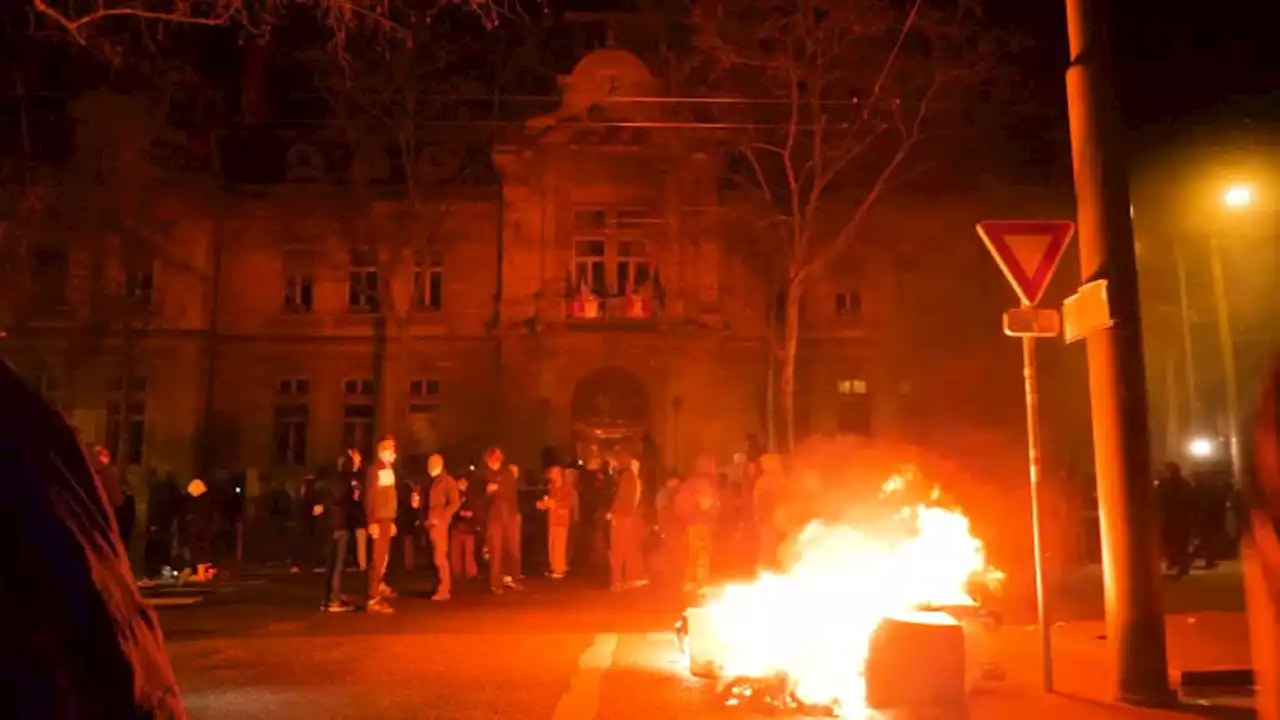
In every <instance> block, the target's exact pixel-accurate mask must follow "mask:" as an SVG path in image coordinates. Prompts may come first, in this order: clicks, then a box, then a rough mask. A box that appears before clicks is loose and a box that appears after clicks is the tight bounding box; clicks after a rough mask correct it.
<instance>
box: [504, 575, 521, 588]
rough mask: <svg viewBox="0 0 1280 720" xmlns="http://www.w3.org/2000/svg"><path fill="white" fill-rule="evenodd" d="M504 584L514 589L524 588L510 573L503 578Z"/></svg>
mask: <svg viewBox="0 0 1280 720" xmlns="http://www.w3.org/2000/svg"><path fill="white" fill-rule="evenodd" d="M502 584H503V585H504V586H505V587H508V588H511V589H512V590H523V589H524V586H523V585H521V584H520V583H519V582H518V581H517V580H516V579H515V578H513V577H511V576H510V575H506V576H504V577H503V578H502Z"/></svg>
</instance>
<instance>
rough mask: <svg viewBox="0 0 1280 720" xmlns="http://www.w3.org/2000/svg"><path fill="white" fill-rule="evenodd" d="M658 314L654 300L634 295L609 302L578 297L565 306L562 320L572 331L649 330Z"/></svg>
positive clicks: (589, 296) (607, 299) (592, 296)
mask: <svg viewBox="0 0 1280 720" xmlns="http://www.w3.org/2000/svg"><path fill="white" fill-rule="evenodd" d="M660 311H661V303H660V302H659V301H658V299H657V298H653V297H648V296H644V295H638V294H635V295H628V296H625V297H609V298H600V297H596V296H594V295H585V296H584V295H579V296H575V297H571V298H569V299H567V300H566V302H565V316H566V317H565V320H566V322H567V323H568V324H569V325H570V326H574V327H600V326H609V327H619V328H628V327H631V328H643V327H652V326H655V325H657V322H658V318H659V315H660V314H661V312H660Z"/></svg>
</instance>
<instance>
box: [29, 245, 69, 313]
mask: <svg viewBox="0 0 1280 720" xmlns="http://www.w3.org/2000/svg"><path fill="white" fill-rule="evenodd" d="M31 273H32V287H33V288H34V290H35V298H34V299H35V303H36V307H38V308H39V309H41V310H54V309H57V308H62V307H66V305H67V290H68V287H69V286H70V282H71V263H70V261H69V260H68V258H67V253H66V252H65V251H63V250H62V248H58V247H51V246H47V245H46V246H43V247H38V248H36V249H35V252H34V253H33V254H32V258H31Z"/></svg>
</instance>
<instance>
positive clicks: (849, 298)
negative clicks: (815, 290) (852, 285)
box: [835, 291, 862, 319]
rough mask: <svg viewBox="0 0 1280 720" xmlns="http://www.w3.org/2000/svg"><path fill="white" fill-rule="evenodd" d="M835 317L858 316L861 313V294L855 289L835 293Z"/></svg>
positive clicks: (851, 317)
mask: <svg viewBox="0 0 1280 720" xmlns="http://www.w3.org/2000/svg"><path fill="white" fill-rule="evenodd" d="M835 312H836V317H840V318H850V319H854V318H858V317H860V316H861V315H862V294H861V293H859V292H857V291H850V292H838V293H836V305H835Z"/></svg>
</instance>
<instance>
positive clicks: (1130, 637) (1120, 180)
mask: <svg viewBox="0 0 1280 720" xmlns="http://www.w3.org/2000/svg"><path fill="white" fill-rule="evenodd" d="M1066 9H1067V34H1068V37H1069V40H1070V53H1071V64H1070V67H1069V68H1068V70H1067V109H1068V117H1069V119H1070V124H1071V155H1072V169H1073V171H1074V176H1075V189H1076V209H1077V212H1076V220H1077V226H1078V228H1079V247H1080V273H1081V276H1082V278H1083V280H1084V281H1085V282H1091V281H1093V280H1099V279H1103V278H1105V279H1107V281H1108V283H1109V290H1110V294H1111V305H1112V314H1113V319H1114V321H1115V322H1114V325H1113V326H1112V327H1110V328H1107V329H1105V330H1101V331H1098V332H1096V333H1093V334H1091V335H1090V336H1089V338H1088V341H1087V350H1088V358H1089V400H1090V404H1091V406H1092V414H1093V446H1094V463H1095V468H1096V470H1097V477H1098V511H1099V512H1098V514H1099V526H1100V529H1101V535H1102V570H1103V580H1104V587H1105V590H1106V610H1107V637H1108V639H1109V646H1110V648H1109V649H1110V650H1111V652H1112V654H1113V662H1112V663H1111V665H1112V666H1113V667H1115V668H1116V673H1117V675H1116V679H1115V683H1116V684H1115V692H1116V696H1117V699H1118V700H1120V701H1121V702H1126V703H1132V704H1136V705H1163V704H1166V703H1169V702H1171V701H1172V700H1174V695H1173V693H1172V692H1171V691H1170V689H1169V675H1168V665H1167V657H1166V648H1165V630H1164V613H1163V610H1162V608H1161V597H1160V570H1159V566H1158V559H1157V551H1156V534H1155V523H1154V518H1155V502H1154V497H1153V491H1152V483H1151V457H1150V446H1149V442H1150V438H1149V437H1148V435H1147V394H1146V369H1145V366H1144V363H1143V357H1142V314H1141V308H1140V303H1139V301H1138V268H1137V257H1136V253H1135V249H1134V244H1133V227H1132V225H1131V219H1130V217H1129V208H1130V204H1129V182H1128V177H1127V173H1126V167H1125V163H1126V158H1125V157H1124V149H1123V142H1122V141H1121V140H1120V138H1119V137H1118V135H1117V133H1118V127H1119V122H1118V118H1117V116H1116V111H1115V108H1114V106H1113V104H1112V103H1113V99H1112V97H1111V88H1110V83H1109V81H1108V78H1107V76H1106V70H1107V63H1108V58H1107V57H1106V54H1107V52H1108V48H1107V44H1106V37H1105V33H1104V32H1103V29H1104V27H1105V26H1106V24H1107V16H1106V13H1107V11H1108V9H1109V3H1107V2H1105V0H1067V1H1066Z"/></svg>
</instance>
